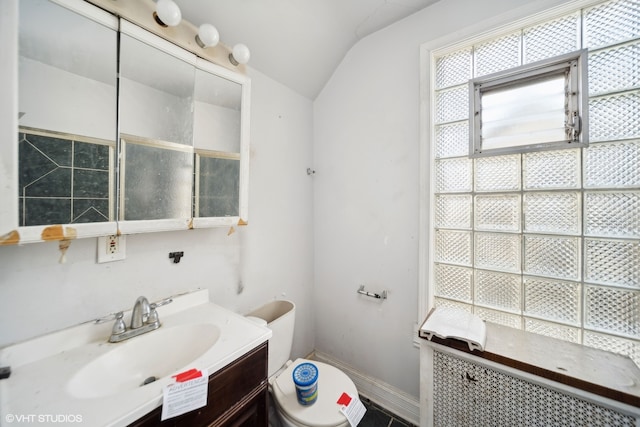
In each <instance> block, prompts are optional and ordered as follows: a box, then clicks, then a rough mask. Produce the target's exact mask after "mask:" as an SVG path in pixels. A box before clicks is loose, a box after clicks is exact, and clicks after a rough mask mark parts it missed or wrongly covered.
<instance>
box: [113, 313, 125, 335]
mask: <svg viewBox="0 0 640 427" xmlns="http://www.w3.org/2000/svg"><path fill="white" fill-rule="evenodd" d="M126 330H127V326H126V325H125V324H124V313H123V312H122V311H119V312H118V313H116V322H115V323H114V324H113V328H112V329H111V334H112V335H118V334H121V333H123V332H124V331H126Z"/></svg>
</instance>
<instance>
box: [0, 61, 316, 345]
mask: <svg viewBox="0 0 640 427" xmlns="http://www.w3.org/2000/svg"><path fill="white" fill-rule="evenodd" d="M2 67H8V65H7V64H4V65H2ZM6 75H10V73H9V72H8V71H7V70H6V69H2V70H0V76H6ZM250 77H251V78H252V91H253V92H252V100H251V101H252V105H251V116H252V117H251V119H252V120H251V176H250V183H249V225H248V226H246V227H235V228H234V230H235V232H234V233H232V234H230V235H228V233H229V231H230V230H229V229H228V228H224V229H209V230H190V231H175V232H165V233H153V234H139V235H130V236H127V238H126V246H127V247H126V253H127V257H126V259H125V260H124V261H117V262H113V263H107V264H97V263H96V239H83V240H76V241H73V242H72V243H71V246H70V248H69V250H68V252H67V254H66V263H64V264H60V263H59V258H60V252H59V251H58V244H57V242H47V243H34V244H28V245H22V246H0V262H1V263H2V266H1V273H0V346H3V345H7V344H9V343H12V342H16V341H21V340H24V339H28V338H31V337H34V336H37V335H41V334H44V333H47V332H50V331H54V330H58V329H61V328H65V327H68V326H71V325H74V324H77V323H80V322H84V321H88V320H91V319H93V318H96V317H98V316H102V315H106V314H107V313H111V312H115V311H117V310H123V309H130V308H131V306H132V305H133V302H134V300H135V298H136V297H137V296H138V295H145V296H147V297H149V298H150V299H152V300H153V299H159V298H162V297H165V296H168V295H172V294H175V293H178V292H182V291H185V290H191V289H197V288H207V289H209V291H210V295H211V297H212V299H213V300H214V301H215V302H217V303H219V304H221V305H223V306H225V307H227V308H230V309H232V310H234V311H237V312H239V313H246V312H248V311H250V309H253V308H255V307H257V306H259V305H261V304H262V303H263V302H266V301H269V300H271V299H273V298H285V297H286V298H290V299H292V300H293V301H294V302H295V303H296V305H297V307H298V310H297V322H296V336H295V340H294V343H295V344H294V349H293V353H294V356H295V357H298V356H303V355H306V354H308V353H309V352H311V351H312V350H313V348H314V341H313V336H314V334H313V315H312V312H313V307H314V306H313V303H312V293H311V289H312V282H313V274H312V270H313V261H312V257H313V244H312V238H313V235H312V233H313V229H312V180H311V179H310V178H309V177H308V176H307V175H306V168H307V167H308V166H310V165H311V158H312V147H311V141H312V123H311V121H312V103H311V101H310V100H308V99H306V98H304V97H302V96H300V95H298V94H296V93H294V92H293V91H291V90H290V89H288V88H287V87H285V86H282V85H280V84H279V83H277V82H275V81H273V80H271V79H269V78H268V77H266V76H265V75H263V74H261V73H259V72H258V71H254V70H250ZM0 102H3V103H4V104H3V105H0V107H2V108H0V111H6V109H8V108H9V107H8V106H7V102H10V101H7V100H6V99H5V100H0ZM178 250H180V251H184V252H185V256H184V258H182V260H181V262H180V263H179V264H173V263H172V262H171V260H170V259H169V258H168V253H169V252H170V251H178Z"/></svg>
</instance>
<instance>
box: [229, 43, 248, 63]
mask: <svg viewBox="0 0 640 427" xmlns="http://www.w3.org/2000/svg"><path fill="white" fill-rule="evenodd" d="M250 57H251V52H249V48H248V47H247V46H245V45H243V44H242V43H238V44H237V45H235V46H234V47H233V50H232V51H231V54H230V55H229V61H231V63H232V64H233V65H238V64H246V63H247V62H249V58H250Z"/></svg>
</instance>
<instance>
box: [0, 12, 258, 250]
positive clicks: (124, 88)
mask: <svg viewBox="0 0 640 427" xmlns="http://www.w3.org/2000/svg"><path fill="white" fill-rule="evenodd" d="M61 4H62V5H61ZM18 32H19V40H18V50H19V57H18V65H19V67H18V70H19V71H18V101H19V102H18V104H19V105H18V111H16V115H18V116H19V120H18V130H17V132H16V134H17V139H16V143H17V150H14V149H13V148H12V149H11V150H13V151H11V150H6V149H2V150H0V151H2V152H3V153H8V156H13V154H11V153H12V152H16V151H17V153H18V155H17V156H16V157H18V158H19V160H18V162H17V165H15V169H14V172H17V173H15V174H14V172H11V169H13V166H12V167H11V168H10V173H9V175H8V176H9V184H8V185H6V186H5V187H4V188H2V189H0V191H2V197H4V198H5V199H9V198H10V199H11V201H10V204H11V205H14V206H15V208H14V207H11V210H12V211H13V212H15V211H19V215H18V217H19V222H18V223H17V224H15V223H13V219H11V221H10V222H12V223H11V224H6V223H3V224H0V226H1V229H0V235H2V234H4V233H7V232H10V231H12V230H16V229H17V230H19V235H20V238H19V242H29V241H41V240H47V239H49V238H51V239H60V238H66V237H90V236H98V235H106V234H113V233H116V232H121V233H136V232H145V231H160V230H175V229H186V228H192V227H212V226H219V225H232V224H236V223H241V224H243V223H245V222H246V220H247V200H248V196H247V187H248V154H249V145H248V144H249V143H248V138H249V132H248V130H249V96H250V95H249V93H250V81H249V79H248V78H247V77H245V76H244V75H241V74H238V73H235V72H233V71H231V70H228V69H225V68H223V67H219V66H217V65H214V64H212V63H210V62H208V61H206V60H204V59H201V58H198V57H196V55H194V54H193V53H191V52H187V51H185V50H183V49H182V48H179V47H177V46H176V45H174V44H172V43H170V42H169V41H167V40H165V39H162V38H160V37H158V36H156V35H153V34H151V33H149V32H147V31H146V30H143V29H141V28H140V27H138V26H136V25H134V24H132V23H130V22H128V21H126V20H124V19H118V18H117V17H115V16H114V15H111V14H109V13H107V12H105V11H103V10H101V9H98V8H96V7H94V6H92V5H91V4H89V3H87V2H84V1H81V0H57V1H56V2H55V3H54V2H52V1H50V0H29V1H25V2H20V3H19V22H18ZM118 76H119V78H118ZM3 155H5V154H3ZM14 176H16V177H17V178H13V177H14ZM11 193H12V194H13V195H11ZM16 196H17V197H16ZM14 209H15V210H14ZM52 227H58V228H60V229H62V230H65V229H71V230H73V233H74V235H73V236H66V235H53V236H51V235H48V236H47V237H46V238H45V233H46V232H47V230H48V229H50V228H52ZM63 234H64V233H63Z"/></svg>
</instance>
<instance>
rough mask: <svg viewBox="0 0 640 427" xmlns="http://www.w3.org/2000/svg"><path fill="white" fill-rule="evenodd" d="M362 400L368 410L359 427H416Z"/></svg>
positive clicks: (368, 401)
mask: <svg viewBox="0 0 640 427" xmlns="http://www.w3.org/2000/svg"><path fill="white" fill-rule="evenodd" d="M360 400H361V401H362V403H363V404H364V406H365V407H366V408H367V412H366V413H365V414H364V418H363V419H362V421H360V424H358V427H414V425H413V424H411V423H410V422H408V421H405V420H403V419H402V418H398V416H397V415H394V414H392V413H390V412H389V411H387V410H386V409H383V408H381V407H380V406H378V405H376V404H375V403H373V402H371V401H370V400H369V399H367V398H365V397H362V396H360Z"/></svg>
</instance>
